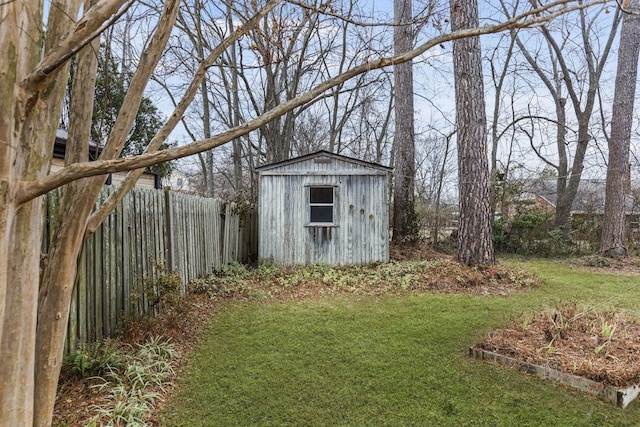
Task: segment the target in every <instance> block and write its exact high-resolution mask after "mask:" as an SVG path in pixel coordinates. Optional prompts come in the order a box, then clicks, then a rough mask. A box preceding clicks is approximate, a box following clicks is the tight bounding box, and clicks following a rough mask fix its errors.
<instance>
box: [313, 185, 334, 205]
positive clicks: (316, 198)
mask: <svg viewBox="0 0 640 427" xmlns="http://www.w3.org/2000/svg"><path fill="white" fill-rule="evenodd" d="M309 202H311V203H333V187H309Z"/></svg>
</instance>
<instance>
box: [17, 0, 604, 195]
mask: <svg viewBox="0 0 640 427" xmlns="http://www.w3.org/2000/svg"><path fill="white" fill-rule="evenodd" d="M607 1H608V0H594V1H592V2H588V3H582V2H581V3H580V4H577V5H575V6H572V7H567V6H566V4H567V3H568V2H567V1H566V0H562V1H556V2H553V3H549V4H547V5H544V6H541V7H539V8H537V9H533V10H531V11H529V12H527V13H524V14H520V15H518V16H516V17H514V18H512V19H509V20H507V21H505V22H502V23H498V24H492V25H484V26H482V27H479V28H471V29H464V30H458V31H453V32H450V33H447V34H442V35H440V36H437V37H434V38H432V39H431V40H429V41H427V42H425V43H423V44H422V45H420V46H418V47H416V48H415V49H413V50H410V51H407V52H405V53H403V54H401V55H396V56H392V57H388V58H380V59H378V60H375V61H368V62H365V63H363V64H361V65H359V66H357V67H354V68H352V69H350V70H347V71H346V72H344V73H342V74H340V75H338V76H336V77H334V78H331V79H329V80H327V81H325V82H323V83H321V84H319V85H317V86H316V87H315V88H313V89H312V90H310V91H309V92H307V93H305V94H302V95H300V96H298V97H296V98H293V99H291V100H289V101H287V102H285V103H283V104H280V105H278V106H276V107H274V108H273V109H271V110H269V111H267V112H265V113H264V114H262V115H261V116H259V117H257V118H255V119H253V120H250V121H248V122H246V123H242V124H241V125H239V126H237V127H235V128H233V129H230V130H228V131H226V132H223V133H221V134H219V135H216V136H215V137H212V138H208V139H203V140H201V141H197V142H193V143H191V144H188V145H185V146H182V147H176V148H171V149H166V150H161V151H158V152H155V153H145V154H141V155H138V156H132V157H128V158H119V159H112V160H98V161H95V162H86V163H77V164H74V165H71V166H68V167H65V168H64V169H61V170H60V171H58V172H55V173H53V174H51V175H48V176H46V177H45V178H43V179H40V180H37V181H35V182H34V181H23V182H21V183H20V185H19V187H18V189H17V194H16V200H17V201H19V203H24V202H27V201H29V200H32V199H34V198H35V197H38V196H41V195H43V194H45V193H46V192H48V191H50V190H52V189H54V188H57V187H60V186H62V185H64V184H67V183H69V182H71V181H74V180H77V179H80V178H85V177H89V176H96V175H103V174H108V173H113V172H122V171H130V170H134V169H141V168H146V167H148V166H152V165H154V164H157V163H162V162H166V161H169V160H175V159H179V158H182V157H186V156H190V155H193V154H196V153H199V152H202V151H206V150H210V149H212V148H215V147H218V146H220V145H223V144H226V143H227V142H229V141H232V140H233V139H235V138H238V137H240V136H243V135H245V134H247V133H249V132H251V131H253V130H255V129H258V128H259V127H261V126H263V125H264V124H266V123H269V122H270V121H272V120H274V119H276V118H278V117H280V116H282V115H283V114H286V113H288V112H290V111H292V110H293V109H295V108H296V107H299V106H300V105H303V104H306V103H307V102H310V101H312V100H313V99H315V98H316V97H318V96H320V95H321V94H322V93H324V92H325V91H327V90H329V89H331V88H333V87H335V86H337V85H339V84H340V83H343V82H345V81H347V80H349V79H351V78H353V77H355V76H358V75H360V74H362V73H366V72H368V71H371V70H374V69H379V68H383V67H387V66H391V65H395V64H399V63H403V62H406V61H409V60H412V59H413V58H416V57H418V56H420V55H422V54H423V53H425V52H426V51H428V50H429V49H431V48H433V47H434V46H438V45H440V44H441V43H445V42H448V41H452V40H457V39H461V38H466V37H475V36H480V35H483V34H491V33H496V32H500V31H504V30H510V29H513V28H530V27H534V26H538V25H541V24H543V23H546V22H548V21H550V20H552V19H554V18H556V17H558V16H560V15H563V14H565V13H568V12H571V11H574V10H579V9H583V8H586V7H590V6H593V5H596V4H604V3H607ZM559 5H565V7H563V8H561V9H558V10H555V11H550V10H551V9H552V8H553V7H556V6H559ZM545 11H550V12H549V13H548V14H546V15H542V12H545ZM185 108H186V107H185ZM179 119H180V117H179V116H178V113H177V112H174V113H173V115H172V117H171V118H170V120H173V121H175V122H177V121H178V120H179ZM160 132H162V131H160ZM159 135H160V133H159ZM167 135H168V133H167ZM165 138H166V135H165ZM154 140H155V138H154ZM162 140H164V139H162Z"/></svg>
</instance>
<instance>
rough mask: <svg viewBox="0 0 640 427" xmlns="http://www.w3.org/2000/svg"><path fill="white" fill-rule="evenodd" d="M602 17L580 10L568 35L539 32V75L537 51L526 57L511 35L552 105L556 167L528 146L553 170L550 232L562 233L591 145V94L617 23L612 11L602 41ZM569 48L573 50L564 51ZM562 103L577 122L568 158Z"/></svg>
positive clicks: (518, 39) (527, 51)
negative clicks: (599, 23)
mask: <svg viewBox="0 0 640 427" xmlns="http://www.w3.org/2000/svg"><path fill="white" fill-rule="evenodd" d="M530 3H531V4H533V5H535V4H537V1H536V0H530ZM502 5H503V10H504V12H505V14H506V15H507V16H512V15H513V12H510V11H508V10H507V8H506V6H505V3H504V2H502ZM606 11H607V9H606V8H604V7H603V8H602V9H601V10H599V11H597V13H589V14H587V12H586V11H584V10H582V11H580V12H579V13H578V14H577V21H578V22H577V24H575V25H574V26H571V25H569V23H567V25H566V27H570V28H571V29H570V30H566V31H561V32H560V35H559V36H558V35H555V34H554V33H553V32H552V31H551V29H550V28H549V27H548V26H547V25H542V26H540V33H541V35H542V40H543V41H542V44H543V47H544V49H546V55H548V57H549V61H550V66H549V68H550V70H547V69H545V62H544V60H543V56H542V53H541V52H542V49H541V50H540V51H534V52H532V51H531V49H530V47H529V46H528V45H526V44H525V43H524V42H523V41H522V39H521V36H520V35H519V34H518V32H517V31H512V33H511V34H512V37H514V38H515V41H516V44H517V45H518V48H519V49H520V51H521V53H522V54H523V55H524V57H525V58H526V60H527V62H528V63H529V65H530V66H531V68H532V69H533V70H534V72H535V73H536V74H537V75H538V77H539V78H540V79H541V81H542V82H543V84H544V86H545V87H546V88H547V90H548V91H549V93H550V95H551V97H552V99H553V102H554V105H555V114H556V117H555V120H554V121H555V123H556V141H555V142H556V144H555V145H556V150H557V156H558V161H557V163H555V162H553V161H551V160H549V159H548V158H546V157H545V156H544V154H543V153H542V152H541V151H540V150H537V149H536V147H535V146H533V145H532V148H533V149H534V150H535V152H536V154H537V155H538V156H539V157H541V158H542V159H543V160H544V161H545V163H547V164H548V165H550V166H552V167H554V168H555V169H556V170H557V185H556V191H557V204H556V226H558V227H562V228H563V229H564V230H565V231H568V223H569V217H570V214H571V206H572V204H573V201H574V199H575V197H576V193H577V191H578V186H579V184H580V179H581V177H582V172H583V170H584V161H585V157H586V154H587V148H588V146H589V142H590V141H591V140H592V135H591V128H590V126H591V119H592V117H593V112H594V109H595V107H596V102H597V100H598V98H597V94H598V90H597V89H598V86H599V85H600V83H601V77H602V73H603V71H604V69H605V65H606V63H607V59H608V57H609V53H610V51H611V46H612V44H613V40H614V38H615V35H616V32H617V28H618V23H619V21H620V14H619V11H617V10H616V13H615V14H614V17H613V18H612V22H611V25H610V26H609V32H608V35H607V36H606V37H602V36H601V35H599V34H598V33H599V31H597V30H596V28H595V22H596V20H597V19H598V18H599V17H600V16H601V15H603V14H605V12H606ZM567 19H569V18H567ZM601 39H604V43H603V44H601V43H600V40H601ZM529 45H531V41H530V42H529ZM571 46H574V48H573V49H572V48H570V47H571ZM597 46H602V47H601V50H600V52H598V51H597V49H596V47H597ZM583 76H584V77H583ZM567 98H568V101H569V102H570V103H569V106H571V107H572V110H573V115H574V117H575V120H576V122H577V141H576V144H575V150H574V151H573V153H569V149H568V146H569V143H570V140H569V139H568V138H567V130H568V120H569V119H570V118H568V117H567V111H566V110H567ZM571 154H572V155H573V159H571ZM570 163H571V164H570Z"/></svg>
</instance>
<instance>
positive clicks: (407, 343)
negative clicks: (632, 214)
mask: <svg viewBox="0 0 640 427" xmlns="http://www.w3.org/2000/svg"><path fill="white" fill-rule="evenodd" d="M509 262H510V263H512V264H514V265H518V266H519V267H522V268H526V269H527V270H530V271H535V272H536V273H538V274H539V275H540V276H541V277H542V278H543V279H544V280H545V283H544V284H543V286H542V287H541V288H539V289H535V290H531V291H528V292H518V293H514V294H512V295H510V296H507V297H500V296H468V295H443V294H436V293H425V294H421V295H413V296H403V297H400V296H394V297H391V296H388V297H356V296H354V297H334V298H329V299H322V300H311V301H292V302H284V303H283V302H278V303H276V302H246V303H240V302H234V303H230V304H229V305H228V307H226V309H224V310H223V311H222V312H221V313H219V314H218V315H217V316H216V318H215V319H213V323H212V326H211V329H210V330H209V332H208V333H207V335H206V336H205V337H204V338H203V340H202V342H201V343H200V345H199V347H198V348H197V350H196V351H195V352H194V353H193V354H192V356H191V358H190V360H189V362H188V364H187V367H186V368H185V370H184V371H183V373H182V377H181V379H180V380H179V381H178V385H177V389H176V391H175V393H174V395H173V397H172V399H171V401H170V402H169V403H168V405H167V407H166V408H165V409H164V411H163V413H162V414H161V420H162V424H163V425H169V426H236V425H237V426H286V425H290V426H590V425H594V426H638V425H640V401H637V402H633V403H632V404H631V405H630V406H629V407H628V408H627V409H625V410H621V409H618V408H615V407H613V406H612V405H610V404H606V403H603V402H601V401H599V400H597V399H596V398H594V397H592V396H589V395H586V394H584V393H581V392H578V391H574V390H572V389H569V388H565V387H562V386H559V385H557V384H555V383H553V382H551V381H545V380H542V379H538V378H534V377H531V376H529V375H526V374H523V373H520V372H518V371H517V370H514V369H508V368H504V367H501V366H496V365H490V364H487V363H485V362H481V361H477V360H473V359H471V358H469V357H468V355H467V352H468V347H469V346H471V345H473V344H474V343H476V342H478V341H479V340H481V339H482V337H483V336H484V335H485V334H486V333H487V332H489V331H491V330H492V329H495V328H498V327H501V326H505V325H506V324H508V323H509V322H510V321H512V320H514V319H520V318H522V316H523V315H525V316H526V315H527V314H528V313H534V312H537V311H539V310H541V309H545V308H549V307H554V306H556V305H557V304H560V303H563V302H576V303H577V304H578V306H582V307H585V308H597V309H598V310H605V309H612V308H616V309H623V310H625V311H626V312H628V313H630V314H633V315H635V316H638V317H640V283H639V282H640V280H639V278H638V276H635V277H629V276H616V275H611V274H594V273H588V272H586V271H584V270H579V269H577V268H571V267H568V266H566V265H563V264H561V263H557V262H553V261H515V260H512V261H509Z"/></svg>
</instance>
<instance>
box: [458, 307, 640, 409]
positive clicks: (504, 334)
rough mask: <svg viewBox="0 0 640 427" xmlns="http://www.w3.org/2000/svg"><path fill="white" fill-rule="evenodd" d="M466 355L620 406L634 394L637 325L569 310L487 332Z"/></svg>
mask: <svg viewBox="0 0 640 427" xmlns="http://www.w3.org/2000/svg"><path fill="white" fill-rule="evenodd" d="M470 355H471V356H473V357H476V358H479V359H485V360H490V361H493V362H497V363H500V364H503V365H507V366H513V367H517V368H519V369H521V370H523V371H525V372H528V373H530V374H534V375H536V376H539V377H543V378H548V379H552V380H556V381H559V382H560V383H562V384H566V385H569V386H572V387H575V388H578V389H580V390H583V391H586V392H588V393H591V394H595V395H597V396H598V397H600V398H602V399H603V400H605V401H608V402H612V403H614V404H616V405H618V406H620V407H623V408H624V407H626V406H627V405H628V404H629V403H630V402H631V401H632V400H633V399H635V398H636V397H637V395H638V394H639V393H640V324H639V323H638V321H637V320H635V319H633V318H631V317H628V316H625V315H623V314H620V313H612V312H607V313H596V312H594V311H579V310H578V309H577V308H576V307H575V306H569V307H565V308H563V309H561V310H555V311H551V312H546V313H541V314H538V315H536V316H534V317H533V318H525V319H524V320H522V321H521V322H519V323H517V324H513V325H511V326H510V327H509V328H506V329H502V330H497V331H494V332H492V333H490V334H489V335H488V336H487V337H486V338H485V340H484V341H482V342H481V343H479V344H478V345H477V346H475V347H473V348H471V349H470Z"/></svg>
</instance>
